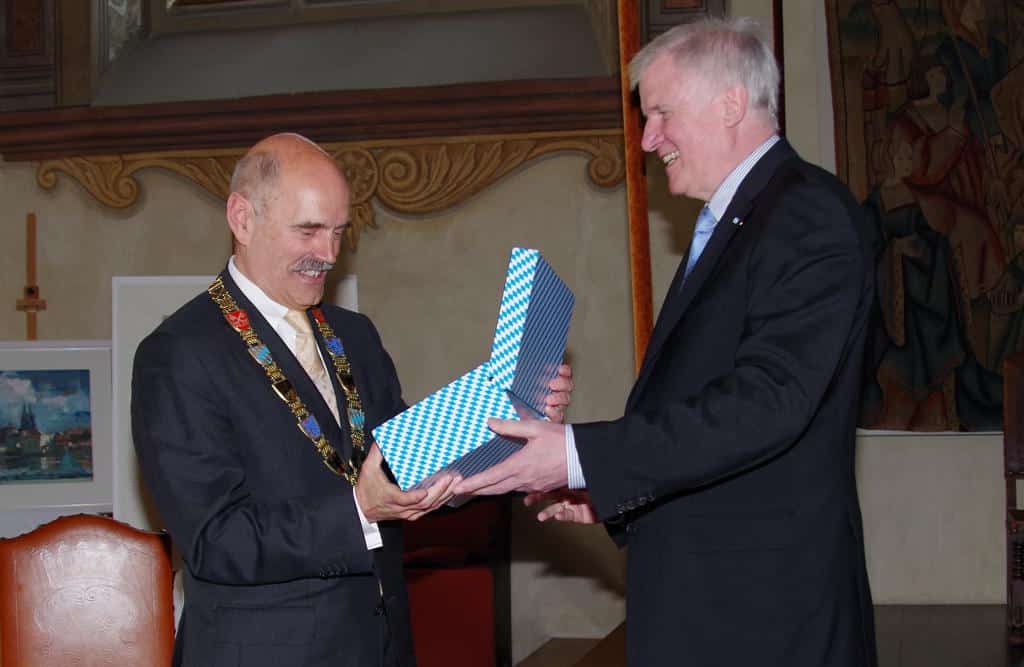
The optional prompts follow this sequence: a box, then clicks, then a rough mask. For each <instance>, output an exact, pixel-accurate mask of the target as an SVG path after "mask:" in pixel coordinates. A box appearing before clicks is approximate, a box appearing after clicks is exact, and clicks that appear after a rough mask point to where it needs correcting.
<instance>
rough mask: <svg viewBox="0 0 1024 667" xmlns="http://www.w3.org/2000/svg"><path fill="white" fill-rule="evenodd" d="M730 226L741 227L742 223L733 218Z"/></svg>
mask: <svg viewBox="0 0 1024 667" xmlns="http://www.w3.org/2000/svg"><path fill="white" fill-rule="evenodd" d="M732 224H734V225H736V226H737V227H742V226H743V221H742V220H740V219H739V218H733V219H732Z"/></svg>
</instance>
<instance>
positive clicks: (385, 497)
mask: <svg viewBox="0 0 1024 667" xmlns="http://www.w3.org/2000/svg"><path fill="white" fill-rule="evenodd" d="M383 460H384V459H383V457H382V456H381V453H380V450H379V449H378V448H377V444H376V443H374V444H373V445H372V446H371V447H370V451H369V452H368V453H367V454H366V460H365V461H363V465H362V467H361V468H360V469H359V483H358V484H356V501H357V502H358V503H359V509H361V510H362V512H363V516H365V517H366V520H367V521H370V522H374V523H375V522H377V521H388V520H391V519H403V520H405V521H415V520H416V519H418V518H420V517H421V516H423V515H424V514H428V513H430V512H433V511H434V510H436V509H437V508H438V507H440V506H441V505H444V504H445V503H446V502H448V501H449V500H451V499H452V496H453V495H454V493H453V492H452V490H453V487H454V486H455V485H456V484H457V483H459V482H460V481H462V478H461V477H459V476H458V475H455V474H445V475H442V476H441V477H439V478H438V479H437V481H435V482H434V484H433V485H432V486H431V487H430V488H429V489H416V490H414V491H402V490H401V489H400V488H398V486H396V485H395V484H394V483H392V482H391V480H389V479H388V478H387V475H385V474H384V469H383V468H382V467H381V463H382V462H383Z"/></svg>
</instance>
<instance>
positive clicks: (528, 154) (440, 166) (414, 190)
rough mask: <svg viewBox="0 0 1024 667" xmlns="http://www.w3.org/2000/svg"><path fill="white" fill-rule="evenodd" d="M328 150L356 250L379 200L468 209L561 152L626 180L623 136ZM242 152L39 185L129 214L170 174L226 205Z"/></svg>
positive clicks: (52, 165)
mask: <svg viewBox="0 0 1024 667" xmlns="http://www.w3.org/2000/svg"><path fill="white" fill-rule="evenodd" d="M323 147H324V149H325V150H326V151H327V152H328V153H330V154H331V156H333V157H334V159H335V160H336V161H337V162H338V165H339V166H340V167H341V168H342V170H343V171H344V172H345V175H346V177H347V178H348V181H349V184H350V186H351V188H352V192H351V197H352V202H351V204H352V225H351V227H349V230H348V232H347V234H348V242H349V245H350V246H351V247H353V248H355V247H356V245H357V244H358V242H359V235H360V233H361V231H362V230H363V229H364V228H365V227H376V223H375V221H374V212H373V200H374V199H376V200H377V201H378V202H379V203H380V204H381V205H382V206H385V207H387V208H389V209H391V210H393V211H396V212H398V213H403V214H409V215H424V214H429V213H434V212H437V211H441V210H444V209H446V208H450V207H452V206H455V205H456V204H460V203H462V202H463V201H465V200H466V199H468V198H469V197H472V196H473V195H475V194H477V193H478V192H481V191H482V190H484V189H486V188H487V187H489V186H491V185H493V184H494V183H496V182H497V181H498V180H500V179H501V178H502V177H504V176H506V175H507V174H508V173H509V172H511V171H513V170H514V169H516V168H518V167H520V166H522V165H525V164H527V163H528V162H530V161H532V160H536V159H537V158H539V157H542V156H545V155H549V154H552V153H556V152H561V151H575V152H580V153H584V154H586V155H588V156H590V160H589V161H588V163H587V168H586V171H587V175H588V177H589V178H590V180H591V182H593V183H594V184H595V185H597V186H598V187H603V188H611V187H615V186H616V185H618V184H619V183H621V182H622V180H623V178H624V177H625V165H624V162H623V146H622V132H621V131H619V130H595V131H589V132H587V131H580V132H552V133H535V134H528V135H522V134H517V135H498V136H469V137H446V138H435V139H430V140H405V141H401V140H394V141H364V142H337V143H326V144H323ZM244 153H245V149H242V148H228V149H209V150H191V151H166V152H159V153H137V154H126V155H102V156H95V157H69V158H59V159H53V160H46V161H44V162H41V163H40V164H39V166H38V169H37V171H36V180H37V181H38V183H39V185H40V186H41V187H42V188H44V189H46V190H50V189H52V188H54V187H55V186H56V185H57V181H58V178H59V176H60V175H64V176H66V177H70V178H72V179H73V180H75V181H77V182H78V183H79V184H80V185H81V186H82V187H83V188H85V189H86V191H87V192H88V193H89V194H90V195H92V196H93V197H94V198H96V199H97V200H98V201H99V202H101V203H103V204H105V205H107V206H110V207H113V208H127V207H129V206H132V205H133V204H135V203H136V202H137V201H138V197H139V193H140V190H141V187H142V186H141V184H140V182H139V180H138V177H137V174H138V173H139V172H140V171H143V170H146V169H164V170H168V171H172V172H174V173H176V174H178V175H180V176H183V177H185V178H186V179H188V180H189V181H191V182H193V183H195V184H196V185H198V186H200V187H202V188H203V189H204V190H206V191H207V192H209V193H211V194H213V195H214V196H216V197H219V198H221V199H226V198H227V194H228V183H229V181H230V180H231V172H232V170H233V169H234V167H235V163H236V162H237V161H238V159H239V158H240V157H241V156H242V155H243V154H244Z"/></svg>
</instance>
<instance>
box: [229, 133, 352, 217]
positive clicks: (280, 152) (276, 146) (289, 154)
mask: <svg viewBox="0 0 1024 667" xmlns="http://www.w3.org/2000/svg"><path fill="white" fill-rule="evenodd" d="M311 149H312V150H311ZM310 158H314V159H323V160H326V161H327V163H329V164H330V165H331V166H332V167H333V168H334V169H336V170H337V172H338V174H339V176H340V177H341V179H342V182H343V183H345V185H346V187H347V179H346V178H345V175H344V173H343V172H342V171H341V169H340V168H339V167H338V166H337V163H335V161H334V158H332V157H331V155H330V154H329V153H328V152H327V151H325V150H324V149H323V148H322V147H321V146H320V145H319V144H317V143H316V142H315V141H313V140H311V139H308V138H307V137H304V136H302V135H301V134H298V133H295V132H282V133H280V134H274V135H271V136H269V137H267V138H265V139H262V140H260V141H259V142H257V143H256V144H255V145H254V146H253V147H252V148H250V149H249V150H248V151H247V152H246V154H245V155H243V156H242V158H241V159H239V160H238V162H237V163H236V164H235V168H234V171H233V172H232V174H231V181H230V184H229V193H237V194H239V195H241V196H243V197H245V199H246V200H248V201H249V203H250V204H251V205H252V206H253V209H254V210H255V212H256V214H257V216H259V215H261V214H262V213H263V210H264V208H265V205H266V204H267V202H268V201H269V200H270V198H271V197H272V195H273V193H274V191H275V189H276V188H277V186H278V185H279V184H280V181H281V176H282V174H283V172H284V171H285V170H286V168H287V167H288V165H289V163H296V162H298V163H301V162H303V161H305V160H309V159H310Z"/></svg>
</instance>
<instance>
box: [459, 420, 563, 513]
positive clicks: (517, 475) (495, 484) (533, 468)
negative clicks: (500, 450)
mask: <svg viewBox="0 0 1024 667" xmlns="http://www.w3.org/2000/svg"><path fill="white" fill-rule="evenodd" d="M487 426H488V427H489V428H490V429H491V430H492V431H494V432H495V433H497V434H498V435H504V436H507V437H509V438H520V439H525V440H526V444H525V445H524V446H523V448H522V449H520V450H519V451H518V452H516V453H515V454H513V455H512V456H510V457H508V458H507V459H505V460H504V461H502V462H501V463H499V464H498V465H496V466H494V467H492V468H490V469H488V470H485V471H483V472H482V473H480V474H478V475H473V476H472V477H470V478H469V479H465V480H463V481H461V482H459V483H458V484H456V485H455V493H456V495H460V496H461V495H463V494H473V495H482V496H496V495H501V494H503V493H508V492H509V491H528V492H536V491H551V490H553V489H559V488H561V487H563V486H567V485H568V483H569V471H568V464H567V463H566V462H565V426H562V425H561V424H555V423H552V422H547V421H541V420H539V419H529V420H525V421H511V420H506V419H488V420H487Z"/></svg>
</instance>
